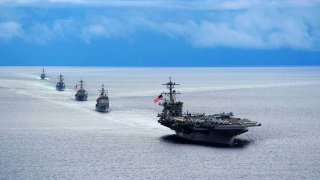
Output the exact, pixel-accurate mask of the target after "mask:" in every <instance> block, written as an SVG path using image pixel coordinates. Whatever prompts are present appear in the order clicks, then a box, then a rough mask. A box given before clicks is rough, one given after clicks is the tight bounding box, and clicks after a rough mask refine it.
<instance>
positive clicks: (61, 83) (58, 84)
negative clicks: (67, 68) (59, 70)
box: [56, 74, 66, 91]
mask: <svg viewBox="0 0 320 180" xmlns="http://www.w3.org/2000/svg"><path fill="white" fill-rule="evenodd" d="M63 80H64V78H63V76H62V74H60V76H59V82H58V83H57V85H56V89H57V91H64V89H65V88H66V85H65V84H64V82H63Z"/></svg>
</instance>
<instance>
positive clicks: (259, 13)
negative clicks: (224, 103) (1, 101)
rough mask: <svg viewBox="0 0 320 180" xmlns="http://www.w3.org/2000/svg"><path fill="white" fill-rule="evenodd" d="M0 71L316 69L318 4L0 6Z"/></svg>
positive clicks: (49, 0)
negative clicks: (5, 67) (0, 67)
mask: <svg viewBox="0 0 320 180" xmlns="http://www.w3.org/2000/svg"><path fill="white" fill-rule="evenodd" d="M0 65H41V66H44V65H93V66H97V65H111V66H248V65H249V66H256V65H257V66H260V65H320V0H232V1H231V0H226V1H223V0H201V1H200V0H180V1H176V0H168V1H166V0H131V1H129V0H123V1H120V0H0Z"/></svg>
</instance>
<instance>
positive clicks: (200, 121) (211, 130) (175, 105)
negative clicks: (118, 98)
mask: <svg viewBox="0 0 320 180" xmlns="http://www.w3.org/2000/svg"><path fill="white" fill-rule="evenodd" d="M42 76H44V78H42ZM45 77H46V76H45V70H44V69H43V73H42V74H41V79H45ZM63 80H64V78H63V76H62V75H60V76H59V82H58V83H57V85H56V88H57V90H58V91H63V90H64V89H65V84H64V82H63ZM83 83H84V82H83V81H82V79H81V80H80V88H79V90H78V91H77V93H76V94H75V99H76V100H78V101H86V100H87V98H88V93H87V91H86V90H85V89H84V87H83V85H84V84H83ZM162 85H165V86H167V89H168V90H169V92H162V93H161V94H160V95H159V96H158V97H157V98H155V99H154V103H158V104H159V105H160V106H162V107H163V109H162V112H161V113H160V114H158V117H159V120H158V122H159V123H160V124H161V125H163V126H165V127H168V128H170V129H172V130H174V131H175V133H176V135H177V136H179V137H181V138H184V139H187V140H191V141H195V142H204V143H216V144H226V145H230V146H232V145H233V144H234V140H235V137H236V136H237V135H240V134H243V133H245V132H247V131H248V128H249V127H255V126H261V124H260V123H258V122H256V121H251V120H249V119H246V118H243V119H241V118H236V117H234V116H233V113H232V112H230V113H219V114H212V115H205V114H204V113H201V114H199V113H188V112H187V113H183V111H182V109H183V102H181V101H176V95H178V94H181V93H180V92H177V91H176V90H175V86H176V85H179V84H176V83H175V82H172V81H171V77H170V78H169V82H168V83H165V84H162ZM163 95H165V96H167V97H169V99H166V98H164V96H163ZM96 102H97V103H96V106H95V109H96V111H99V112H108V110H109V97H108V95H107V91H106V90H105V89H104V85H102V89H101V90H100V96H99V97H98V99H97V100H96Z"/></svg>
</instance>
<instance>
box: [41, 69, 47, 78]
mask: <svg viewBox="0 0 320 180" xmlns="http://www.w3.org/2000/svg"><path fill="white" fill-rule="evenodd" d="M40 78H41V79H42V80H44V79H46V70H45V69H42V73H41V75H40Z"/></svg>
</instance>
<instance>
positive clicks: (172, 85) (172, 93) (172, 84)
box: [161, 77, 181, 103]
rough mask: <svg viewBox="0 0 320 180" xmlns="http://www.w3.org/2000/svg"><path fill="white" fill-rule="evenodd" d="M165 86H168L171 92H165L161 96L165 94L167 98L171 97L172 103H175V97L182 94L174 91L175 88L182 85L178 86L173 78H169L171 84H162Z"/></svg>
mask: <svg viewBox="0 0 320 180" xmlns="http://www.w3.org/2000/svg"><path fill="white" fill-rule="evenodd" d="M162 85H164V86H167V88H168V89H169V92H163V93H161V94H165V95H167V96H169V97H170V103H174V102H175V96H176V95H177V94H181V93H180V92H176V90H174V86H175V85H180V84H176V83H175V82H172V81H171V77H169V82H167V83H166V84H162Z"/></svg>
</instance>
